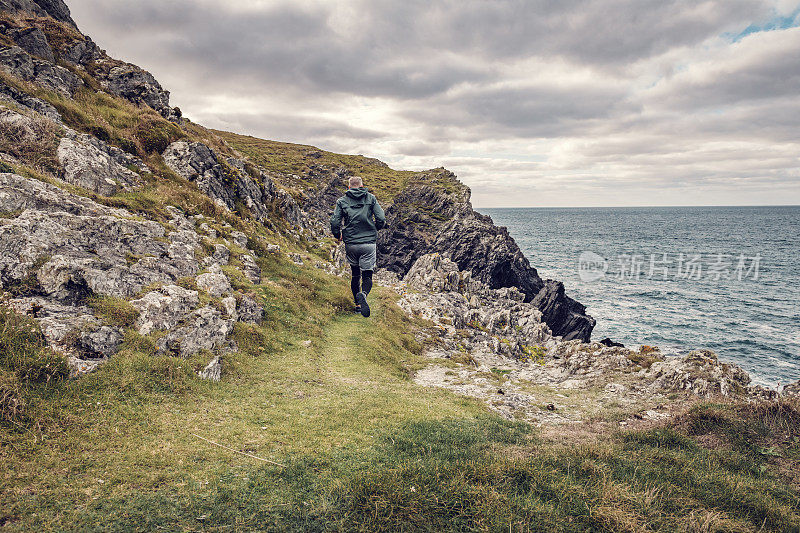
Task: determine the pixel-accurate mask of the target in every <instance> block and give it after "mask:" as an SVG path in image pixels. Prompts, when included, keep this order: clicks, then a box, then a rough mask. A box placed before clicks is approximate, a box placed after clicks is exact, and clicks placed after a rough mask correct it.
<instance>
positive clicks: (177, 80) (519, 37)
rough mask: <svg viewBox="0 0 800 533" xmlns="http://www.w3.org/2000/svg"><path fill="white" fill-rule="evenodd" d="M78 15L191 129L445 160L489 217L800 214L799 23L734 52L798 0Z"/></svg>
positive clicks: (468, 2)
mask: <svg viewBox="0 0 800 533" xmlns="http://www.w3.org/2000/svg"><path fill="white" fill-rule="evenodd" d="M69 3H70V7H71V8H72V9H73V15H74V17H75V19H76V21H77V23H78V25H79V26H80V27H81V29H82V30H83V31H84V32H85V33H87V34H89V35H91V36H93V37H94V38H95V40H96V41H98V43H99V44H100V45H101V46H103V47H106V48H108V49H109V52H111V53H112V54H114V55H116V56H118V57H121V58H123V59H126V60H129V61H131V62H134V63H137V64H139V65H141V66H143V67H145V68H147V69H149V70H151V71H152V72H153V73H154V74H155V75H156V77H157V78H159V80H160V81H161V82H162V84H164V85H165V86H166V87H167V88H169V89H171V90H172V91H173V100H174V102H175V103H176V104H177V105H180V106H181V107H182V108H183V110H184V112H185V113H186V114H187V115H189V116H190V117H193V118H197V119H199V120H200V121H201V122H203V123H205V124H207V125H209V126H212V127H217V128H222V129H230V130H235V131H239V132H242V133H249V134H254V135H258V136H263V137H267V138H272V139H278V140H287V141H291V142H300V143H307V144H308V143H310V144H317V145H320V146H321V147H323V148H327V149H333V150H341V151H348V152H353V153H365V154H369V155H372V156H376V157H380V158H383V159H385V160H386V161H387V162H389V163H390V164H392V165H393V166H395V167H401V168H413V169H422V168H430V167H434V166H438V165H440V164H445V165H447V166H448V167H450V168H452V169H453V170H455V171H456V172H457V173H458V174H459V175H460V176H461V177H462V178H463V179H464V180H465V181H466V182H467V183H468V184H470V185H473V186H474V187H475V189H476V191H475V195H474V197H475V198H476V199H477V201H479V203H483V204H484V205H487V204H496V205H500V204H509V203H515V204H517V205H538V204H547V203H550V204H553V205H556V204H559V200H558V196H557V195H558V194H559V192H560V193H561V194H562V195H563V196H564V197H566V198H571V199H572V201H573V202H577V203H586V204H591V205H597V204H596V202H597V201H606V202H608V203H639V204H647V203H664V202H667V203H675V200H676V198H679V197H678V196H675V194H677V193H676V192H675V191H678V190H680V191H682V192H683V193H684V194H687V197H690V198H692V199H693V201H692V203H698V202H699V203H703V202H705V203H719V201H722V200H719V199H725V200H724V201H725V202H727V203H731V202H732V200H731V198H733V199H735V198H740V199H741V201H739V202H733V203H748V202H749V201H756V200H755V199H758V201H760V202H762V203H769V202H773V203H785V202H787V201H788V202H794V203H800V186H799V185H798V184H799V183H800V173H799V172H798V168H800V161H798V156H797V154H800V141H799V140H798V137H797V131H798V126H800V103H799V102H798V101H797V98H796V95H797V94H798V93H799V92H800V59H798V57H800V55H798V54H797V53H796V51H797V49H798V48H799V47H800V28H792V29H785V30H780V31H771V32H760V33H753V34H751V35H748V36H746V37H744V38H742V39H741V40H739V41H738V42H735V43H734V42H731V39H730V38H729V37H726V36H728V35H736V34H738V33H740V32H741V31H742V30H744V29H745V28H747V27H748V26H750V25H751V24H756V25H757V26H758V25H759V24H761V25H762V26H763V25H764V24H762V23H764V22H765V21H768V20H769V19H770V18H773V17H775V16H776V15H779V14H781V13H786V12H788V11H791V10H792V9H795V8H796V7H797V5H794V4H792V5H790V4H791V2H787V1H786V0H704V1H701V2H698V1H696V0H638V1H630V0H561V1H559V2H554V1H552V0H493V1H491V2H485V1H482V0H438V1H434V2H430V1H425V2H423V1H420V0H407V1H403V2H398V1H395V0H342V1H338V2H327V1H323V0H294V1H289V0H285V1H282V0H274V1H267V0H237V1H236V2H226V1H225V0H170V1H169V2H164V1H163V0H158V1H156V0H138V1H137V2H129V1H127V0H70V1H69ZM795 4H796V3H795ZM787 10H788V11H787ZM497 183H502V186H498V185H496V184H497ZM726 184H727V185H726ZM726 187H727V188H726ZM687 191H688V192H687ZM692 191H693V192H692ZM737 191H739V192H737ZM737 194H738V195H739V196H738V197H737ZM770 198H772V200H769V199H770ZM695 200H696V202H695ZM678 203H680V202H678Z"/></svg>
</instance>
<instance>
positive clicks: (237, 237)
mask: <svg viewBox="0 0 800 533" xmlns="http://www.w3.org/2000/svg"><path fill="white" fill-rule="evenodd" d="M231 240H232V241H233V244H235V245H236V246H238V247H239V248H244V249H245V250H246V249H247V235H245V234H244V233H242V232H241V231H234V232H233V233H231Z"/></svg>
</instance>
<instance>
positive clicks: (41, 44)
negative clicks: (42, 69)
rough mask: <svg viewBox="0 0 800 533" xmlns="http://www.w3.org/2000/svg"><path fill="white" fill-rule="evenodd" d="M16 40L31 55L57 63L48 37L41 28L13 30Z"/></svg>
mask: <svg viewBox="0 0 800 533" xmlns="http://www.w3.org/2000/svg"><path fill="white" fill-rule="evenodd" d="M11 38H12V39H13V40H14V42H15V43H16V44H17V46H19V47H20V48H22V49H23V50H25V51H26V52H28V53H29V54H31V55H34V56H38V57H39V58H41V59H44V60H45V61H47V62H49V63H55V62H56V58H55V56H54V55H53V50H52V49H51V48H50V43H48V42H47V37H46V36H45V35H44V33H43V32H42V30H40V29H39V28H36V27H33V28H23V29H19V30H14V31H12V32H11Z"/></svg>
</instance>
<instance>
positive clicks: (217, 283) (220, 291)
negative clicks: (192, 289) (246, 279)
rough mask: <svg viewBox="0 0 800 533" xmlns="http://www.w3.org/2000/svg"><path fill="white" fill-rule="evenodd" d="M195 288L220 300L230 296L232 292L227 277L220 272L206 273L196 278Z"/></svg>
mask: <svg viewBox="0 0 800 533" xmlns="http://www.w3.org/2000/svg"><path fill="white" fill-rule="evenodd" d="M197 287H198V288H199V289H201V290H203V291H205V292H206V293H208V295H209V296H212V297H214V298H221V297H223V296H225V295H227V294H230V293H231V291H232V290H233V289H232V288H231V282H230V281H228V277H227V276H226V275H225V274H223V273H222V271H221V270H218V271H213V272H206V273H205V274H200V275H199V276H197Z"/></svg>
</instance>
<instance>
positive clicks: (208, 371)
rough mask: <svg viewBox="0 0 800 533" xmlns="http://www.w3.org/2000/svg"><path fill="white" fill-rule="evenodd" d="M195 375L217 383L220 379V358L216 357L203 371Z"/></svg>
mask: <svg viewBox="0 0 800 533" xmlns="http://www.w3.org/2000/svg"><path fill="white" fill-rule="evenodd" d="M197 375H198V376H200V377H201V378H203V379H207V380H209V381H219V380H220V379H222V361H221V360H220V357H219V356H216V357H215V358H214V359H212V360H211V362H210V363H208V364H207V365H206V367H205V368H204V369H203V370H201V371H200V372H198V373H197Z"/></svg>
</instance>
